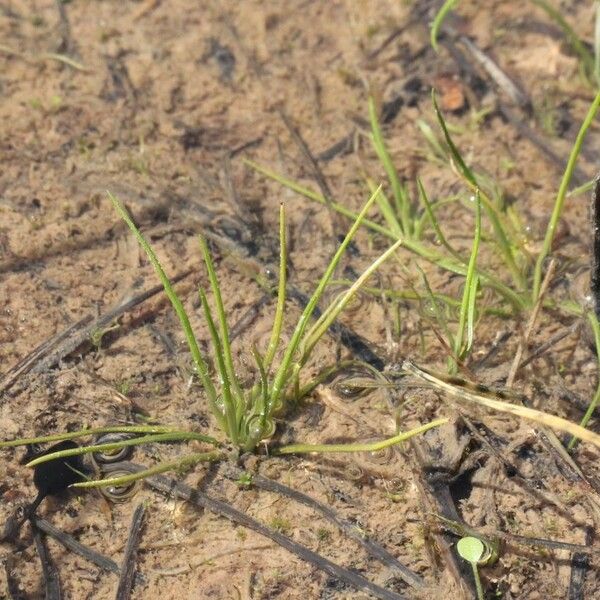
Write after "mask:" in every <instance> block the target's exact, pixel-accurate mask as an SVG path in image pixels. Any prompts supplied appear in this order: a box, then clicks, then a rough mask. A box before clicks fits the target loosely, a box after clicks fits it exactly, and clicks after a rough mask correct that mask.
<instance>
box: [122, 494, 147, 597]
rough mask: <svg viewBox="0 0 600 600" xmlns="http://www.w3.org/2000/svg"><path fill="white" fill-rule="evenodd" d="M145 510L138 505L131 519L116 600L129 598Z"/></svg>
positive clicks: (141, 505) (142, 506) (142, 505)
mask: <svg viewBox="0 0 600 600" xmlns="http://www.w3.org/2000/svg"><path fill="white" fill-rule="evenodd" d="M145 510H146V509H145V507H144V504H139V505H138V507H137V508H136V509H135V512H134V513H133V518H132V519H131V526H130V527H129V536H128V538H127V545H126V546H125V554H124V556H123V567H122V569H121V577H120V578H119V586H118V587H117V594H116V596H115V598H116V600H129V598H130V597H131V591H132V589H133V582H134V578H135V569H136V559H137V551H138V546H139V544H140V537H141V532H142V524H143V521H144V512H145Z"/></svg>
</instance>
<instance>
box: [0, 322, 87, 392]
mask: <svg viewBox="0 0 600 600" xmlns="http://www.w3.org/2000/svg"><path fill="white" fill-rule="evenodd" d="M91 320H92V316H91V315H87V316H85V317H83V319H80V320H79V321H77V323H73V325H70V326H69V327H67V328H66V329H65V330H64V331H61V332H60V333H57V334H56V335H54V336H53V337H51V338H49V339H47V340H46V341H45V342H43V343H42V344H40V345H39V346H38V347H37V348H36V349H35V350H33V351H32V352H30V353H29V354H28V355H27V356H26V357H25V358H23V359H22V360H20V361H19V362H18V363H17V364H16V365H15V366H14V367H12V368H11V369H9V370H8V372H7V373H5V375H4V376H3V377H2V379H0V394H1V393H2V392H4V391H6V390H7V389H9V388H10V387H11V386H12V385H13V384H14V383H15V381H17V379H18V378H19V377H21V376H22V375H25V374H26V373H28V372H29V371H30V370H31V369H32V367H33V365H34V364H35V363H36V362H37V361H39V360H40V359H41V358H42V357H43V356H44V355H45V354H47V353H48V352H49V351H50V350H51V349H52V348H54V347H56V346H58V345H59V344H60V343H61V342H62V341H64V340H66V339H68V338H69V337H70V336H71V335H73V334H74V333H75V332H76V331H78V330H80V329H81V328H82V327H85V325H87V324H88V323H89V322H90V321H91Z"/></svg>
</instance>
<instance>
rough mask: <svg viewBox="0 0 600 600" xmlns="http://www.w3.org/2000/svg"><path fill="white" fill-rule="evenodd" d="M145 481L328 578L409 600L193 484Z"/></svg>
mask: <svg viewBox="0 0 600 600" xmlns="http://www.w3.org/2000/svg"><path fill="white" fill-rule="evenodd" d="M120 466H121V467H123V468H124V469H127V470H129V471H131V472H139V471H143V470H144V469H146V467H144V466H143V465H138V464H135V463H127V462H123V463H120ZM144 482H145V483H146V484H147V485H149V486H150V487H151V488H153V489H155V490H158V491H159V492H162V493H164V494H174V495H176V496H177V497H178V498H180V499H182V500H186V501H187V502H191V503H192V504H195V505H196V506H200V507H202V508H205V509H208V510H210V511H211V512H214V513H215V514H218V515H220V516H222V517H225V518H227V519H229V520H230V521H233V522H234V523H237V524H239V525H243V526H244V527H248V528H249V529H252V530H253V531H256V532H257V533H259V534H260V535H263V536H265V537H267V538H269V539H270V540H272V541H274V542H275V543H277V544H279V545H280V546H282V547H283V548H285V549H286V550H289V551H290V552H291V553H292V554H295V555H296V556H297V557H298V558H300V559H302V560H304V561H306V562H308V563H310V564H312V565H314V566H315V567H317V568H318V569H320V570H321V571H324V572H325V573H327V574H328V575H331V576H332V577H335V578H336V579H339V580H340V581H343V582H344V583H347V584H349V585H351V586H353V587H355V588H356V589H359V590H363V591H366V592H369V593H370V594H372V595H373V596H375V597H376V598H380V599H381V600H406V599H405V596H402V595H400V594H398V593H396V592H392V591H390V590H386V589H385V588H383V587H381V586H379V585H377V584H375V583H372V582H370V581H369V580H368V579H365V578H364V577H362V576H361V575H358V574H357V573H354V572H353V571H350V570H348V569H345V568H344V567H341V566H339V565H337V564H335V563H333V562H331V561H330V560H328V559H326V558H324V557H323V556H321V555H319V554H317V553H316V552H313V551H312V550H310V549H309V548H306V546H302V545H301V544H298V543H297V542H294V541H293V540H291V539H290V538H288V537H286V536H285V535H282V534H281V533H279V532H278V531H274V530H272V529H270V528H269V527H266V526H265V525H263V524H262V523H260V522H258V521H256V520H255V519H253V518H252V517H249V516H248V515H246V514H244V513H243V512H241V511H239V510H237V509H236V508H234V507H233V506H231V505H229V504H227V503H225V502H222V501H221V500H217V499H216V498H211V497H210V496H208V495H206V494H204V493H203V492H201V491H199V490H194V489H193V488H191V487H190V486H189V485H186V484H184V483H179V482H177V481H175V480H173V479H169V478H168V477H165V476H163V475H154V476H152V477H147V478H146V479H144Z"/></svg>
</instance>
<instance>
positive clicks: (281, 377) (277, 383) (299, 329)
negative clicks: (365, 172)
mask: <svg viewBox="0 0 600 600" xmlns="http://www.w3.org/2000/svg"><path fill="white" fill-rule="evenodd" d="M378 193H379V189H377V190H376V192H375V193H374V194H372V195H371V197H370V198H369V200H368V201H367V203H366V204H365V205H364V207H363V209H362V210H361V211H360V213H359V214H358V217H357V218H356V220H355V221H354V223H353V224H352V226H351V227H350V230H349V231H348V233H347V234H346V237H345V238H344V240H343V242H342V243H341V244H340V246H339V247H338V249H337V251H336V253H335V254H334V256H333V258H332V259H331V261H330V262H329V265H328V266H327V269H326V270H325V273H324V274H323V276H322V277H321V280H320V281H319V284H318V285H317V288H316V290H315V291H314V293H313V295H312V296H311V298H310V300H309V301H308V302H307V304H306V307H305V309H304V311H303V312H302V315H301V316H300V319H299V320H298V324H297V325H296V328H295V330H294V333H293V334H292V338H291V340H290V342H289V344H288V347H287V348H286V351H285V353H284V355H283V358H282V360H281V364H280V366H279V369H278V370H277V373H276V374H275V377H274V380H273V386H272V389H271V397H270V398H269V404H270V406H273V405H274V404H275V403H276V402H277V400H279V397H280V395H281V392H282V390H283V388H284V387H285V385H287V383H289V376H290V373H289V368H290V366H291V364H292V359H293V357H294V354H295V353H296V350H297V349H298V346H299V344H300V342H301V340H302V337H303V335H304V332H305V330H306V327H307V326H308V322H309V319H310V317H311V316H312V313H313V311H314V310H315V308H316V306H317V303H318V302H319V300H320V298H321V296H322V295H323V292H324V291H325V288H326V287H327V284H328V283H329V280H330V279H331V277H332V276H333V273H334V271H335V268H336V267H337V265H338V263H339V261H340V259H341V258H342V255H343V254H344V252H345V251H346V248H347V247H348V244H350V242H351V241H352V238H353V237H354V234H355V233H356V231H357V230H358V228H359V227H360V225H361V223H362V220H363V218H364V217H365V215H366V213H367V211H368V210H369V208H370V207H371V205H372V204H373V202H374V201H375V198H376V197H377V194H378Z"/></svg>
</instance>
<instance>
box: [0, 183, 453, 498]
mask: <svg viewBox="0 0 600 600" xmlns="http://www.w3.org/2000/svg"><path fill="white" fill-rule="evenodd" d="M378 193H379V190H376V191H375V193H374V194H373V195H372V196H371V198H370V199H369V201H368V202H367V203H366V204H365V206H364V207H363V209H362V210H361V212H360V213H359V215H358V216H357V218H356V219H355V221H354V223H353V224H352V226H351V227H350V230H349V232H348V234H347V235H346V237H345V238H344V240H343V241H342V243H341V245H340V246H339V248H338V250H337V251H336V252H335V254H334V256H333V258H332V259H331V261H330V263H329V264H328V266H327V268H326V269H325V273H324V274H323V276H322V277H321V279H320V281H319V283H318V285H317V287H316V289H315V291H314V293H313V294H312V296H311V297H310V299H309V301H308V303H307V305H306V307H305V309H304V311H303V312H302V314H301V316H300V318H299V320H298V322H297V324H296V326H295V328H294V330H293V333H292V335H291V338H290V341H289V342H288V344H287V346H286V348H285V349H284V350H283V351H282V352H281V353H280V354H281V359H280V360H279V361H278V362H277V361H276V357H277V355H278V353H277V351H278V348H279V345H280V341H281V330H282V325H283V320H284V316H285V293H286V261H287V256H286V250H287V248H286V246H287V244H286V233H285V231H286V228H285V213H284V209H283V206H281V208H280V228H279V236H280V245H281V251H280V268H279V285H278V296H277V304H276V308H275V313H274V317H273V326H272V333H271V337H270V340H269V343H268V345H267V348H266V350H265V354H264V355H262V354H261V353H260V352H259V351H258V349H256V348H252V350H251V354H252V356H253V357H254V360H255V362H256V366H257V377H256V381H255V382H254V383H250V384H248V385H242V383H241V381H240V379H239V378H238V375H237V373H236V370H235V366H234V361H233V354H232V349H231V340H230V336H229V327H228V324H227V318H226V315H225V308H224V303H223V299H222V295H221V289H220V285H219V282H218V279H217V275H216V270H215V267H214V264H213V260H212V256H211V253H210V251H209V249H208V245H207V243H206V241H205V240H204V239H203V238H201V239H200V249H201V252H202V257H203V259H204V263H205V266H206V272H207V276H208V282H209V285H210V288H211V292H212V296H213V298H214V304H215V308H214V312H213V309H211V307H210V305H209V302H208V299H207V296H206V294H205V292H204V290H202V289H201V290H200V291H199V294H200V302H201V306H202V310H203V313H204V318H205V321H206V324H207V326H208V330H209V334H210V337H211V341H212V350H213V352H212V353H213V360H212V362H213V363H214V367H215V370H216V372H217V375H216V377H215V378H214V379H213V378H212V377H211V374H210V369H209V359H208V358H207V357H205V356H204V355H203V354H202V352H201V350H200V346H199V344H198V341H197V339H196V337H195V335H194V332H193V330H192V327H191V324H190V320H189V318H188V315H187V313H186V311H185V308H184V306H183V303H182V302H181V300H180V299H179V297H178V296H177V294H176V292H175V290H174V289H173V287H172V285H171V283H170V281H169V279H168V277H167V275H166V273H165V272H164V269H163V267H162V265H161V263H160V261H159V260H158V258H157V256H156V254H155V252H154V250H153V248H152V247H151V246H150V244H148V242H147V241H146V239H145V238H144V236H143V235H142V234H141V232H140V231H139V229H138V228H137V227H136V225H135V224H134V222H133V220H132V219H131V217H130V216H129V213H128V212H127V211H126V209H125V207H124V206H123V205H122V204H121V202H120V201H119V200H117V199H116V198H115V197H114V196H112V195H110V194H109V197H110V199H111V201H112V203H113V205H114V206H115V208H116V210H117V211H118V213H119V214H120V215H121V217H122V218H123V220H124V221H125V222H126V223H127V225H128V226H129V228H130V229H131V231H132V232H133V234H134V235H135V237H136V238H137V240H138V242H139V244H140V246H141V247H142V248H143V249H144V251H145V252H146V254H147V256H148V258H149V260H150V262H151V264H152V266H153V267H154V270H155V271H156V273H157V275H158V277H159V279H160V280H161V282H162V284H163V287H164V289H165V293H166V294H167V297H168V298H169V300H170V301H171V304H172V305H173V308H174V309H175V312H176V314H177V316H178V317H179V321H180V323H181V326H182V329H183V331H184V334H185V337H186V339H187V342H188V346H189V349H190V353H191V355H192V360H193V363H194V367H195V374H196V375H197V376H198V377H199V379H200V381H201V383H202V385H203V387H204V391H205V393H206V399H207V402H208V406H209V408H210V410H211V411H212V413H213V415H214V417H215V419H216V421H217V424H218V425H219V427H220V429H221V430H222V432H223V434H224V436H225V438H226V439H227V440H228V441H229V442H231V443H232V444H233V445H234V446H236V447H237V448H239V449H240V450H242V451H253V450H254V449H255V448H256V446H257V445H258V444H259V442H260V441H261V440H264V439H267V438H270V437H271V436H272V435H273V433H274V432H275V420H274V418H275V415H276V414H278V413H280V412H282V411H283V410H284V409H285V407H286V405H287V404H288V403H290V402H297V400H298V399H300V398H301V397H302V396H304V395H305V394H308V393H310V392H311V391H312V390H313V389H314V387H315V385H317V384H318V382H319V381H321V380H322V379H321V378H320V377H319V376H317V378H316V379H315V381H313V382H310V383H308V384H304V385H300V375H301V371H302V368H303V367H304V366H305V365H306V363H307V362H308V360H309V358H310V356H311V353H312V351H313V349H314V347H315V345H316V344H317V342H318V341H319V340H320V339H321V338H322V337H323V335H324V334H325V332H326V331H327V329H328V328H329V326H330V325H331V324H332V323H333V321H334V320H335V319H336V318H337V317H338V315H339V314H340V313H341V312H342V310H344V308H345V306H346V305H347V304H348V303H349V302H350V301H351V300H352V298H353V297H354V296H355V295H356V293H357V292H358V290H359V289H360V288H361V287H362V286H363V285H364V284H365V282H366V281H367V280H368V278H369V276H370V275H371V274H373V273H374V272H375V270H376V269H377V268H378V267H379V266H380V265H381V264H382V263H383V262H384V261H385V260H386V259H387V258H389V257H390V256H391V255H392V254H393V253H394V252H395V251H396V249H397V248H398V247H399V246H400V245H401V244H402V241H401V240H397V241H396V243H395V244H393V245H392V246H391V247H390V248H389V249H388V250H387V251H385V252H384V253H383V254H382V255H381V256H379V258H377V259H376V260H374V261H373V262H372V263H371V264H370V265H369V266H368V267H367V268H366V269H365V271H364V272H363V273H362V274H361V275H360V276H359V277H358V279H357V280H356V281H355V282H354V283H353V284H352V285H350V287H349V288H348V290H347V291H345V292H344V293H343V294H341V295H340V296H338V297H337V298H336V299H335V300H334V301H333V302H332V303H331V305H330V306H328V307H326V308H325V309H324V310H323V312H322V314H321V316H320V317H319V318H318V319H317V320H316V321H315V323H314V324H312V325H311V323H310V320H311V317H312V315H313V313H314V311H315V309H316V307H317V305H318V303H319V300H320V299H321V297H322V295H323V293H324V291H325V289H326V288H327V286H328V285H329V283H330V282H331V280H332V277H333V274H334V272H335V270H336V267H337V265H338V263H339V261H340V259H341V257H342V255H343V253H344V252H345V250H346V248H347V247H348V245H349V244H350V241H351V240H352V238H353V236H354V234H355V233H356V231H357V229H358V228H359V227H360V225H361V222H362V221H363V219H364V217H365V215H366V213H367V211H368V210H369V208H370V206H371V205H372V204H373V202H374V201H375V199H376V197H377V195H378ZM330 370H331V369H330ZM330 370H329V371H330ZM324 371H327V369H325V370H324ZM445 422H446V419H438V420H436V421H432V422H430V423H427V424H425V425H422V426H420V427H416V428H414V429H412V430H410V431H405V432H398V433H397V435H395V436H392V437H390V438H387V439H384V440H381V441H379V442H375V443H372V444H367V445H364V444H356V445H352V444H350V445H349V446H348V447H347V448H346V449H343V450H342V449H340V447H339V446H338V445H330V446H328V445H321V446H309V445H302V444H296V445H294V446H292V447H291V449H289V448H288V449H286V448H285V447H283V448H276V449H274V451H275V452H278V453H280V454H287V453H289V452H292V451H293V452H315V451H319V452H327V451H333V452H339V451H364V450H365V448H366V449H381V448H385V447H387V446H391V445H393V444H398V443H400V442H402V441H404V440H406V439H408V438H409V437H411V436H413V435H417V434H419V433H422V432H424V431H426V430H428V429H430V428H432V427H436V426H438V425H441V424H442V423H445ZM116 432H122V433H129V434H133V437H129V438H127V439H119V440H116V441H111V442H108V443H96V444H94V443H92V444H91V445H87V446H81V447H79V446H76V445H75V444H73V445H72V447H71V446H70V447H68V448H60V449H58V451H56V452H50V453H48V454H44V456H40V457H39V458H36V459H35V460H33V461H31V462H30V463H29V466H38V465H40V464H44V463H46V462H48V461H54V460H59V459H60V460H68V459H69V458H70V457H75V456H79V455H82V454H89V453H98V452H103V453H105V452H112V451H117V450H119V449H122V448H126V447H132V446H137V445H142V444H148V443H156V442H185V441H190V440H196V441H199V442H202V443H204V444H207V445H209V446H212V447H213V449H212V450H207V451H202V452H195V453H190V454H185V455H183V456H181V457H179V458H177V459H175V460H172V461H167V462H163V463H159V464H157V465H155V466H153V467H151V468H149V469H146V470H143V471H138V472H134V473H131V474H127V475H121V476H118V477H110V478H108V479H102V480H98V481H83V482H78V483H76V484H75V485H76V487H99V486H107V485H112V486H121V485H127V484H129V483H131V482H133V481H136V480H138V479H143V478H144V477H148V476H149V475H154V474H158V473H164V472H166V471H173V470H180V469H184V468H189V467H192V466H193V465H195V464H197V463H199V462H205V461H213V460H222V459H225V458H226V457H227V453H226V452H225V451H224V450H223V448H222V444H221V442H219V441H218V440H216V439H214V438H212V437H209V436H205V435H202V434H199V433H195V432H190V431H182V430H178V429H173V428H170V427H162V426H137V425H135V426H124V427H106V428H97V429H88V430H85V429H84V430H80V431H77V432H72V433H63V434H56V435H51V436H43V437H40V438H33V439H29V440H26V439H21V440H14V441H12V442H1V443H0V448H1V447H9V446H16V445H21V444H26V443H33V442H34V441H35V442H41V443H43V442H50V441H60V440H71V439H75V438H80V437H85V436H90V435H96V434H98V433H116Z"/></svg>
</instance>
